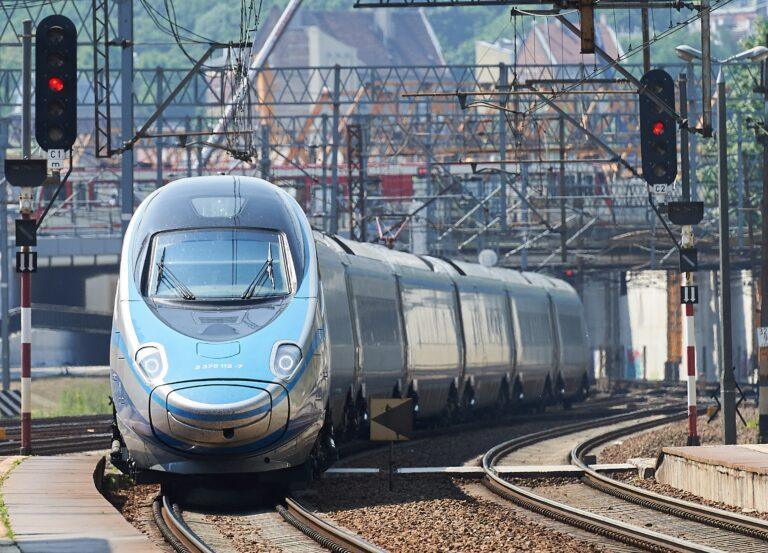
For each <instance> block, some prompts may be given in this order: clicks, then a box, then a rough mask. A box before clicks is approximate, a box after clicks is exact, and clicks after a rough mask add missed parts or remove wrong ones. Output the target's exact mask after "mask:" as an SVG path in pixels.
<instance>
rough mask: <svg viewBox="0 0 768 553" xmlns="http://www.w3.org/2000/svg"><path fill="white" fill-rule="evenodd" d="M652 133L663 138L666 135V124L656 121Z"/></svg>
mask: <svg viewBox="0 0 768 553" xmlns="http://www.w3.org/2000/svg"><path fill="white" fill-rule="evenodd" d="M651 132H652V133H653V134H654V135H655V136H661V135H662V134H664V123H662V122H661V121H656V122H655V123H654V124H653V127H651Z"/></svg>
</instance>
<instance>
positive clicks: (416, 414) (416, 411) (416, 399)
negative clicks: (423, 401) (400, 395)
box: [406, 388, 419, 428]
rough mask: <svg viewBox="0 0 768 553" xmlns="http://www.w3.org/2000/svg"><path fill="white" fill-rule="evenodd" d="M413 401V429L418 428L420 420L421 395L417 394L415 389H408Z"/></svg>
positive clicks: (409, 396)
mask: <svg viewBox="0 0 768 553" xmlns="http://www.w3.org/2000/svg"><path fill="white" fill-rule="evenodd" d="M406 397H408V398H410V399H411V412H412V413H413V428H416V422H417V420H418V418H419V394H417V393H416V392H415V391H414V390H413V388H408V395H407V396H406Z"/></svg>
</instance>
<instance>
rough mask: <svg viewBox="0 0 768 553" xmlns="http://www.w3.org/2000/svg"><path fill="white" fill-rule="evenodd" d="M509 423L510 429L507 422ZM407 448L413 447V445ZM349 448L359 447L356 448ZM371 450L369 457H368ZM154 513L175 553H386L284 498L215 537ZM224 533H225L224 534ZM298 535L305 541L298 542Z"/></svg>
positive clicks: (204, 520) (205, 520) (191, 522)
mask: <svg viewBox="0 0 768 553" xmlns="http://www.w3.org/2000/svg"><path fill="white" fill-rule="evenodd" d="M627 403H630V404H631V403H632V400H631V399H630V400H629V402H628V400H627V398H606V399H605V400H602V401H596V402H594V403H588V404H585V405H583V406H582V407H580V408H575V409H574V410H573V411H571V412H569V416H573V417H575V418H576V419H578V418H581V417H584V418H585V419H587V420H585V421H584V422H581V423H579V424H580V426H581V425H583V426H585V427H589V426H592V425H593V424H594V422H593V421H594V420H595V418H596V417H598V416H605V415H604V413H608V412H610V409H611V408H615V407H618V406H621V405H623V404H627ZM630 408H631V407H630ZM634 412H635V411H633V412H632V413H634ZM632 413H622V414H621V415H617V416H616V417H615V418H617V419H620V420H627V419H628V418H630V417H633V416H635V415H634V414H632ZM562 417H563V412H562V411H557V412H552V413H546V414H544V416H542V414H537V415H531V416H528V415H518V416H515V417H510V420H512V421H514V422H523V421H525V422H531V421H533V420H536V421H540V420H542V419H546V420H549V419H552V420H561V419H562ZM506 423H507V424H509V421H507V422H506ZM478 425H479V426H478ZM483 426H485V427H487V426H488V423H487V422H486V423H485V424H483V423H482V422H480V423H477V422H469V423H464V424H460V425H455V426H452V427H450V428H447V429H446V428H439V429H431V430H426V429H425V430H423V431H420V432H419V433H418V434H420V436H419V438H421V439H426V438H428V437H430V436H432V437H435V436H441V435H443V434H444V433H445V432H456V431H457V430H456V429H457V428H460V429H462V430H463V431H467V432H471V431H472V429H473V428H475V427H481V428H482V427H483ZM409 444H410V446H411V447H412V446H413V445H414V444H415V442H414V441H411V442H409ZM351 445H352V446H353V447H355V444H354V443H353V444H351ZM370 449H371V448H370V446H369V447H368V448H367V449H366V451H370ZM347 458H348V457H347ZM153 511H154V518H155V521H156V523H157V525H158V527H159V528H160V531H161V532H162V533H163V535H164V537H165V538H166V541H168V542H169V543H170V544H172V545H173V547H174V548H175V549H176V550H177V551H181V552H187V551H190V552H196V551H220V550H223V549H225V550H228V549H230V548H231V547H232V544H231V543H228V541H229V540H223V541H222V540H221V538H222V535H223V534H225V533H229V534H230V535H231V534H232V533H233V532H234V533H235V534H243V535H252V534H254V530H255V531H256V533H258V535H259V536H260V537H261V539H262V540H263V541H264V543H265V544H267V545H273V546H275V547H279V548H281V549H283V550H287V551H293V550H296V551H307V547H310V548H311V547H313V546H318V547H319V546H322V547H323V548H325V549H330V550H332V551H338V552H347V551H366V552H371V551H382V549H379V548H378V547H376V546H374V545H372V544H370V543H369V542H366V541H364V540H363V539H361V538H360V537H359V536H356V535H354V534H350V533H349V532H348V531H345V530H344V529H342V528H339V527H337V526H335V525H334V524H333V523H331V522H329V521H328V520H327V519H326V518H323V517H320V516H317V515H316V514H314V513H313V512H312V510H311V509H310V508H308V507H307V506H306V505H305V504H303V503H302V502H301V501H300V500H297V499H295V498H290V497H289V498H285V499H284V500H283V501H281V504H279V505H277V506H276V507H275V508H274V509H266V510H260V511H254V512H250V513H247V514H242V513H241V514H236V515H227V522H226V526H227V528H226V529H227V530H228V531H229V532H225V531H219V530H214V531H211V526H215V525H217V524H219V523H220V521H216V520H215V517H214V518H213V519H212V518H211V517H205V515H203V514H201V513H198V512H196V511H188V512H186V513H184V512H182V510H181V509H180V508H179V506H178V505H175V504H174V502H173V501H171V500H170V499H169V498H168V497H167V496H160V497H158V499H157V500H156V502H155V505H154V507H153ZM185 515H186V518H185ZM283 521H285V522H287V523H289V524H291V525H292V526H293V528H288V527H287V526H286V525H285V522H283ZM281 523H282V524H281ZM278 526H279V527H278ZM220 530H224V529H223V528H220ZM299 532H301V534H302V535H300V536H298V534H299ZM190 534H191V535H192V536H193V539H190ZM305 536H308V537H309V538H311V540H313V541H314V543H311V542H310V545H309V546H308V545H307V538H306V537H305ZM302 540H303V542H302ZM286 546H287V547H286Z"/></svg>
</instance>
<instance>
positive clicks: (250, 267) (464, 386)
mask: <svg viewBox="0 0 768 553" xmlns="http://www.w3.org/2000/svg"><path fill="white" fill-rule="evenodd" d="M585 328H586V327H585V322H584V316H583V309H582V305H581V302H580V300H579V298H578V296H577V294H576V292H575V291H574V290H573V288H571V286H569V285H568V284H566V283H564V282H562V281H559V280H556V279H553V278H549V277H547V276H543V275H540V274H535V273H520V272H516V271H512V270H505V269H496V268H486V267H483V266H480V265H475V264H471V263H464V262H460V261H451V260H447V259H439V258H436V257H430V256H416V255H411V254H407V253H403V252H398V251H394V250H389V249H387V248H385V247H383V246H379V245H374V244H364V243H358V242H352V241H349V240H346V239H344V238H340V237H338V236H329V235H325V234H322V233H319V232H315V231H313V230H312V228H311V227H310V224H309V222H308V220H307V218H306V216H305V215H304V213H303V211H302V209H301V208H300V206H299V205H298V204H297V203H296V201H294V200H293V199H292V198H291V197H290V196H289V195H288V194H287V193H286V192H284V191H283V190H281V189H280V188H278V187H276V186H274V185H272V184H270V183H268V182H266V181H264V180H261V179H256V178H251V177H238V176H214V177H196V178H188V179H182V180H178V181H175V182H172V183H170V184H168V185H166V186H164V187H162V188H160V189H158V190H157V191H155V192H154V193H152V194H151V195H150V196H149V197H147V199H146V200H145V201H144V202H142V204H141V205H140V206H139V208H138V209H137V210H136V212H135V214H134V216H133V218H132V220H131V222H130V224H129V226H128V229H127V233H126V236H125V240H124V244H123V251H122V258H121V264H120V275H119V283H118V288H117V294H116V299H115V310H114V317H113V328H112V342H111V351H110V366H111V369H110V372H111V386H112V396H113V403H114V415H115V424H114V439H113V443H112V461H113V463H114V464H115V465H116V466H118V467H119V468H120V469H122V470H124V471H126V472H131V473H133V474H139V475H144V477H145V478H146V475H154V477H158V478H161V477H162V476H163V475H206V474H242V473H249V474H259V473H260V474H261V476H263V477H268V478H274V477H277V476H278V475H279V474H280V473H275V472H274V471H280V470H282V471H283V473H282V474H287V473H290V472H291V470H288V469H295V470H299V471H306V470H308V469H307V467H315V468H316V467H317V466H318V465H319V464H321V463H325V462H327V460H328V458H329V456H330V455H332V453H333V448H334V432H335V434H336V435H339V434H342V433H343V434H355V433H356V432H357V431H358V429H359V428H360V426H361V425H363V424H364V423H365V420H366V418H367V404H368V401H369V399H370V398H373V397H411V398H412V399H413V402H412V405H413V409H414V416H415V417H418V418H422V417H437V416H441V415H448V416H449V417H453V416H455V415H457V414H459V413H464V412H467V411H470V410H472V409H481V408H487V407H494V406H495V407H500V408H505V407H507V406H509V405H510V404H513V403H516V402H526V401H533V402H537V403H540V404H544V403H554V402H557V401H559V402H562V403H564V404H566V405H568V404H569V403H570V402H572V401H574V400H577V399H579V398H581V397H583V396H584V395H585V393H586V392H587V391H588V386H589V380H588V373H589V371H588V367H589V348H588V343H587V336H586V330H585Z"/></svg>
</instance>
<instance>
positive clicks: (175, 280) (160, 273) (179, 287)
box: [155, 248, 195, 300]
mask: <svg viewBox="0 0 768 553" xmlns="http://www.w3.org/2000/svg"><path fill="white" fill-rule="evenodd" d="M163 280H165V282H166V284H167V285H168V287H169V288H170V289H171V290H173V291H174V292H176V294H178V295H179V296H180V297H181V298H182V299H185V300H194V299H195V295H194V294H193V293H192V291H191V290H190V289H189V288H187V285H186V284H184V283H183V282H182V281H181V280H179V277H177V276H176V275H175V274H173V271H171V270H170V269H169V268H168V267H167V266H166V265H165V248H163V253H162V255H161V256H160V261H158V262H157V287H156V288H155V294H157V291H158V290H159V289H160V283H161V282H162V281H163Z"/></svg>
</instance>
